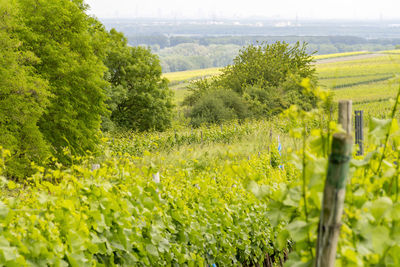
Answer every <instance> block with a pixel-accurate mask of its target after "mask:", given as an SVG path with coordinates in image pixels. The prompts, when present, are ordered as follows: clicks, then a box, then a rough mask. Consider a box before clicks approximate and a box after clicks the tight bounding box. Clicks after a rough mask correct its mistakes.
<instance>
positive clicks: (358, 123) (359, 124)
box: [354, 110, 364, 156]
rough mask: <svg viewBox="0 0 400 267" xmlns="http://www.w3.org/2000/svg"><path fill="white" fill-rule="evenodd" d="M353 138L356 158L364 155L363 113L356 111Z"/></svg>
mask: <svg viewBox="0 0 400 267" xmlns="http://www.w3.org/2000/svg"><path fill="white" fill-rule="evenodd" d="M354 113H355V136H356V142H355V143H356V145H358V150H357V156H362V155H364V145H363V143H364V130H363V127H364V111H362V110H356V111H355V112H354Z"/></svg>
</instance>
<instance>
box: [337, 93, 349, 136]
mask: <svg viewBox="0 0 400 267" xmlns="http://www.w3.org/2000/svg"><path fill="white" fill-rule="evenodd" d="M351 109H352V101H351V100H340V101H339V124H340V125H342V128H343V130H345V131H346V133H347V134H351V128H352V127H351V115H352V113H351Z"/></svg>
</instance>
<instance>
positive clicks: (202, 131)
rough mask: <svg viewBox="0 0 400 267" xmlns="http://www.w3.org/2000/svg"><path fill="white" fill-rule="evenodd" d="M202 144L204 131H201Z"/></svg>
mask: <svg viewBox="0 0 400 267" xmlns="http://www.w3.org/2000/svg"><path fill="white" fill-rule="evenodd" d="M200 138H201V143H203V131H200Z"/></svg>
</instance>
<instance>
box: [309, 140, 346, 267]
mask: <svg viewBox="0 0 400 267" xmlns="http://www.w3.org/2000/svg"><path fill="white" fill-rule="evenodd" d="M352 139H353V138H352V137H351V135H348V134H345V133H337V134H334V135H333V139H332V152H331V155H330V157H329V166H328V173H327V176H326V181H325V189H324V197H323V201H322V208H321V217H320V222H319V228H318V241H317V257H316V264H315V266H316V267H333V266H334V265H335V260H336V246H337V242H338V239H339V232H340V227H341V217H342V214H343V204H344V198H345V192H346V183H347V177H348V172H349V162H350V157H351V147H352V143H353V140H352Z"/></svg>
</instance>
